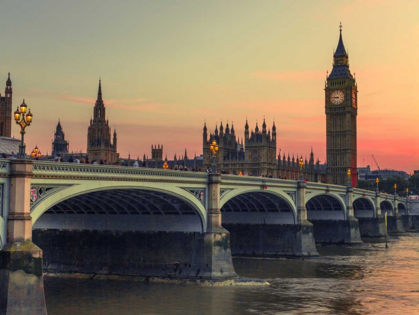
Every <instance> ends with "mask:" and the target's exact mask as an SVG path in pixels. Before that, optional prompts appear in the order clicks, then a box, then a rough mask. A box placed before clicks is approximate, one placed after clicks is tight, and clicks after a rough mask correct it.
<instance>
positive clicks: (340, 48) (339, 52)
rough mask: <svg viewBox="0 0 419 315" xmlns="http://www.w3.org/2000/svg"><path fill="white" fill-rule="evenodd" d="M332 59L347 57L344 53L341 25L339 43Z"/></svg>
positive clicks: (340, 27)
mask: <svg viewBox="0 0 419 315" xmlns="http://www.w3.org/2000/svg"><path fill="white" fill-rule="evenodd" d="M333 57H348V53H347V52H346V49H345V45H343V39H342V23H340V26H339V42H338V47H337V48H336V51H335V54H334V55H333Z"/></svg>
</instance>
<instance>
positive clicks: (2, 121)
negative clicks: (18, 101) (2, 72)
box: [0, 73, 13, 137]
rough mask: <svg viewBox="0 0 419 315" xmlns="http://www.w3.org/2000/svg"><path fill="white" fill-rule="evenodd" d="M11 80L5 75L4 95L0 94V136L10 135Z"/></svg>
mask: <svg viewBox="0 0 419 315" xmlns="http://www.w3.org/2000/svg"><path fill="white" fill-rule="evenodd" d="M12 95H13V89H12V80H10V73H9V75H8V77H7V81H6V88H5V90H4V96H1V94H0V137H11V136H12V107H13V105H12Z"/></svg>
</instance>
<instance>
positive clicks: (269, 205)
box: [220, 189, 297, 224]
mask: <svg viewBox="0 0 419 315" xmlns="http://www.w3.org/2000/svg"><path fill="white" fill-rule="evenodd" d="M220 208H221V212H222V222H223V224H224V223H225V224H229V223H233V224H255V223H258V224H296V222H297V209H296V207H295V204H294V202H293V200H292V199H291V198H290V196H289V195H287V194H285V193H283V192H279V191H272V190H261V189H252V190H238V189H237V190H234V191H230V192H228V193H227V194H226V196H225V197H224V198H222V199H221V202H220Z"/></svg>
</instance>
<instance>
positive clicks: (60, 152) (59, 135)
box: [51, 121, 69, 157]
mask: <svg viewBox="0 0 419 315" xmlns="http://www.w3.org/2000/svg"><path fill="white" fill-rule="evenodd" d="M68 145H69V144H68V141H66V140H65V134H64V131H63V128H62V127H61V122H60V121H58V124H57V128H56V129H55V133H54V141H53V142H52V154H51V155H52V156H53V157H55V156H61V157H64V156H65V155H66V154H67V153H68Z"/></svg>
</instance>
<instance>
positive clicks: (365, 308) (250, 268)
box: [45, 234, 419, 315]
mask: <svg viewBox="0 0 419 315" xmlns="http://www.w3.org/2000/svg"><path fill="white" fill-rule="evenodd" d="M318 250H319V253H320V254H321V255H322V257H320V258H315V259H305V260H304V259H240V258H238V259H234V266H235V268H236V272H237V273H238V274H240V275H241V276H245V277H252V278H262V279H267V280H268V281H269V282H270V283H271V286H269V287H201V286H195V285H173V284H154V283H153V284H147V283H136V282H122V281H101V280H76V279H57V278H46V280H45V294H46V301H47V307H48V313H49V314H50V315H52V314H204V315H205V314H217V315H218V314H280V313H281V314H282V313H287V314H313V313H318V314H322V313H323V314H401V313H403V314H419V234H405V235H403V236H401V237H398V238H397V237H393V238H391V243H390V245H389V248H388V249H386V248H385V246H384V244H382V243H380V244H366V245H361V246H356V247H344V246H323V247H322V246H320V247H319V248H318Z"/></svg>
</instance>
